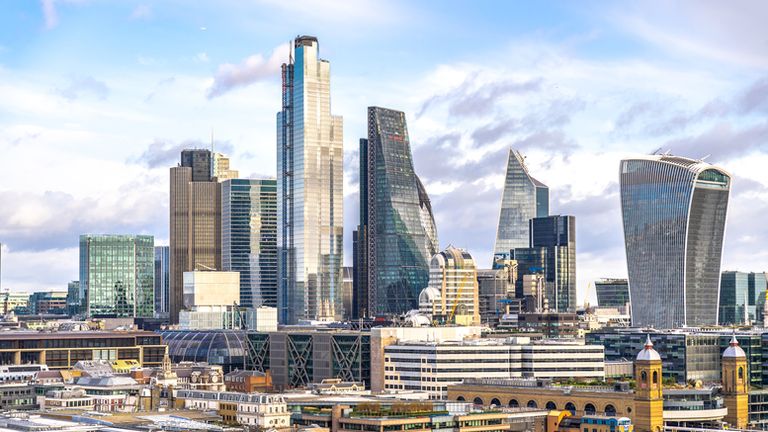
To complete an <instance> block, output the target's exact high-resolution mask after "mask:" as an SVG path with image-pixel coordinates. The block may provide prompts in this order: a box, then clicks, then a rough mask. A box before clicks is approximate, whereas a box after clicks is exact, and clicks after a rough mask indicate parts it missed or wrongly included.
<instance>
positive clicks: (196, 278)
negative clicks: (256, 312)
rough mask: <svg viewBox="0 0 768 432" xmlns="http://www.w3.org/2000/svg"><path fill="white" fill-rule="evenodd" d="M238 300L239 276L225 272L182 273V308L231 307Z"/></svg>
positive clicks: (235, 273) (236, 273)
mask: <svg viewBox="0 0 768 432" xmlns="http://www.w3.org/2000/svg"><path fill="white" fill-rule="evenodd" d="M239 300H240V274H239V273H238V272H225V271H191V272H184V307H185V308H192V307H195V306H221V305H233V304H235V303H237V302H238V301H239Z"/></svg>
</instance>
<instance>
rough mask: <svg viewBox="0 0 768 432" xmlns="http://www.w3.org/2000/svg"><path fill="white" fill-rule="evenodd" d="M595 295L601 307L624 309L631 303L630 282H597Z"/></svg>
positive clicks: (606, 280) (603, 280) (605, 280)
mask: <svg viewBox="0 0 768 432" xmlns="http://www.w3.org/2000/svg"><path fill="white" fill-rule="evenodd" d="M595 294H597V305H598V306H600V307H624V306H626V305H627V303H629V282H627V280H626V279H600V280H597V281H595Z"/></svg>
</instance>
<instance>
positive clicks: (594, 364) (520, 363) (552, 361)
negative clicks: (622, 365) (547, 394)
mask: <svg viewBox="0 0 768 432" xmlns="http://www.w3.org/2000/svg"><path fill="white" fill-rule="evenodd" d="M550 342H554V341H547V343H533V344H532V343H531V341H530V339H529V338H525V337H519V338H509V339H467V340H462V341H443V342H425V341H413V342H409V341H401V342H398V343H397V344H393V345H389V346H387V347H385V348H384V371H385V372H384V374H385V376H384V389H385V390H388V391H398V390H420V391H426V392H427V393H429V396H430V399H445V397H446V396H447V387H448V386H449V385H451V384H458V383H461V382H462V381H463V380H465V379H467V378H497V379H509V378H520V377H536V378H558V379H577V380H578V379H581V380H584V381H591V380H596V379H597V380H603V379H604V378H605V360H604V356H603V347H601V346H599V345H583V344H577V343H566V342H559V343H550ZM414 364H416V365H421V366H420V367H414ZM425 364H426V365H427V366H425Z"/></svg>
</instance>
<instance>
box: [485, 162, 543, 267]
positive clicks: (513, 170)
mask: <svg viewBox="0 0 768 432" xmlns="http://www.w3.org/2000/svg"><path fill="white" fill-rule="evenodd" d="M548 215H549V188H548V187H547V186H546V185H545V184H544V183H542V182H540V181H538V180H536V179H535V178H533V177H532V176H531V175H530V173H529V172H528V167H526V165H525V159H524V157H523V155H522V154H521V153H520V152H519V151H517V150H513V149H509V158H508V161H507V174H506V179H505V180H504V191H503V194H502V196H501V211H500V213H499V226H498V229H497V231H496V246H495V247H494V249H493V252H494V255H495V256H498V257H508V256H509V251H510V249H515V248H525V247H528V241H529V238H528V237H529V232H528V231H529V224H528V221H529V220H531V219H533V218H535V217H544V216H548Z"/></svg>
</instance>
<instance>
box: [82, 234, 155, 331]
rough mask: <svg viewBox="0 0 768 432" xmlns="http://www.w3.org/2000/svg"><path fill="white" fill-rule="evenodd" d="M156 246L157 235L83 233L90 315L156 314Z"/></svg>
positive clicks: (83, 281)
mask: <svg viewBox="0 0 768 432" xmlns="http://www.w3.org/2000/svg"><path fill="white" fill-rule="evenodd" d="M154 247H155V240H154V237H152V236H146V235H136V236H133V235H91V234H84V235H81V236H80V285H81V287H82V289H83V290H84V291H85V298H86V315H87V316H88V317H110V318H129V317H146V318H150V317H152V316H153V315H154V312H155V295H154V291H155V271H154V268H155V262H154Z"/></svg>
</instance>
